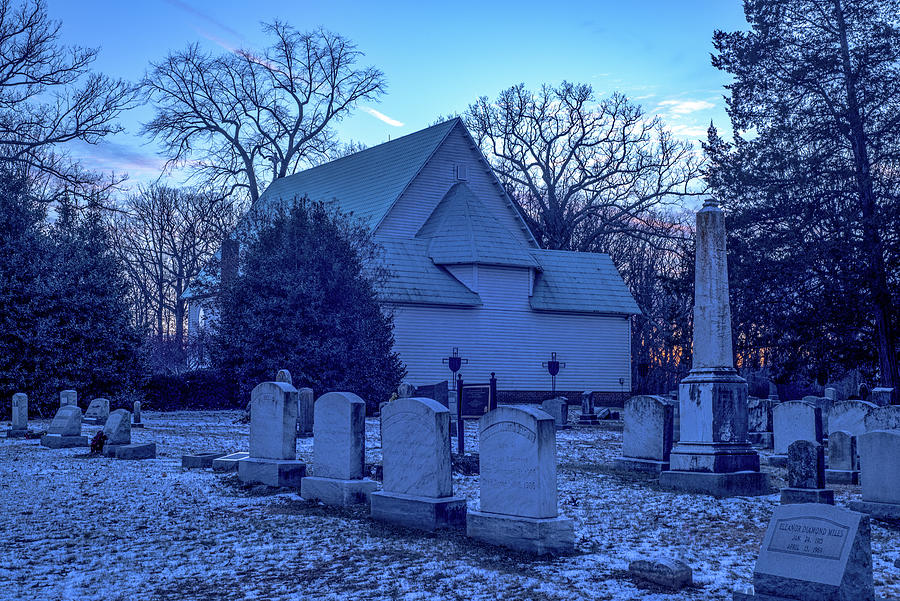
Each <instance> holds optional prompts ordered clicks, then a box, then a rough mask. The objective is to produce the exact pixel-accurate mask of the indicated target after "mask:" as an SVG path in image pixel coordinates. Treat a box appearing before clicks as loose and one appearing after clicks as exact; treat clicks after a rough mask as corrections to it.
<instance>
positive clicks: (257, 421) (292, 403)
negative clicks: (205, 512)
mask: <svg viewBox="0 0 900 601" xmlns="http://www.w3.org/2000/svg"><path fill="white" fill-rule="evenodd" d="M237 466H238V478H239V479H240V480H241V482H244V483H246V484H265V485H267V486H281V487H289V488H296V487H298V486H300V482H301V479H302V478H303V476H305V475H306V464H305V463H303V462H302V461H297V389H296V388H294V386H293V385H292V384H289V383H287V382H262V383H260V384H258V385H257V386H256V387H255V388H254V389H253V391H252V392H251V393H250V456H249V457H248V458H246V459H243V460H241V461H239V462H238V463H237Z"/></svg>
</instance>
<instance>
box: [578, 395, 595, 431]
mask: <svg viewBox="0 0 900 601" xmlns="http://www.w3.org/2000/svg"><path fill="white" fill-rule="evenodd" d="M599 424H600V418H599V417H597V414H596V413H594V391H593V390H585V391H584V392H582V393H581V415H579V416H578V425H580V426H597V425H599Z"/></svg>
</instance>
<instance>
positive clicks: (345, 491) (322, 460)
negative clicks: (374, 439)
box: [300, 392, 377, 506]
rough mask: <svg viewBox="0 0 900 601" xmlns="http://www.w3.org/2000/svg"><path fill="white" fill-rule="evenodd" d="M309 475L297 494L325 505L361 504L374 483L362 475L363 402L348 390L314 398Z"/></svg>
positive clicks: (372, 489)
mask: <svg viewBox="0 0 900 601" xmlns="http://www.w3.org/2000/svg"><path fill="white" fill-rule="evenodd" d="M314 411H315V418H314V423H313V465H312V476H307V477H306V478H303V483H302V486H301V489H300V496H302V497H303V498H304V499H306V500H313V499H315V500H319V501H322V502H323V503H325V504H326V505H337V506H345V505H352V504H355V503H365V502H366V501H367V500H368V497H369V495H370V494H371V493H372V492H373V491H374V490H375V489H376V488H377V484H376V483H375V482H374V481H372V480H369V479H368V478H365V479H364V478H363V468H364V467H365V455H366V403H365V401H363V400H362V399H361V398H359V397H358V396H356V395H355V394H353V393H352V392H329V393H327V394H324V395H322V396H320V397H319V398H318V400H316V403H315V409H314Z"/></svg>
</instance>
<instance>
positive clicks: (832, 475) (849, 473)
mask: <svg viewBox="0 0 900 601" xmlns="http://www.w3.org/2000/svg"><path fill="white" fill-rule="evenodd" d="M825 482H827V483H828V484H859V470H825Z"/></svg>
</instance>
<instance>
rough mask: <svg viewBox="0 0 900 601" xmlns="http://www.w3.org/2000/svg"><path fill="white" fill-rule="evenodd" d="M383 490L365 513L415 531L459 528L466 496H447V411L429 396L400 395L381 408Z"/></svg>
mask: <svg viewBox="0 0 900 601" xmlns="http://www.w3.org/2000/svg"><path fill="white" fill-rule="evenodd" d="M381 448H382V454H383V468H384V469H383V473H384V479H383V482H382V485H383V489H382V490H380V491H378V492H373V493H372V494H371V515H372V517H373V518H375V519H378V520H385V521H389V522H393V523H396V524H400V525H402V526H407V527H411V528H418V529H420V530H427V531H433V530H436V529H438V528H464V527H465V525H466V500H465V499H464V498H462V497H457V496H453V479H452V478H451V474H450V410H449V409H447V408H446V407H444V406H443V405H442V404H440V403H438V402H437V401H435V400H433V399H425V398H407V397H400V398H398V399H396V400H394V401H391V402H390V403H388V404H387V405H385V406H384V408H383V410H382V412H381Z"/></svg>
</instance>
